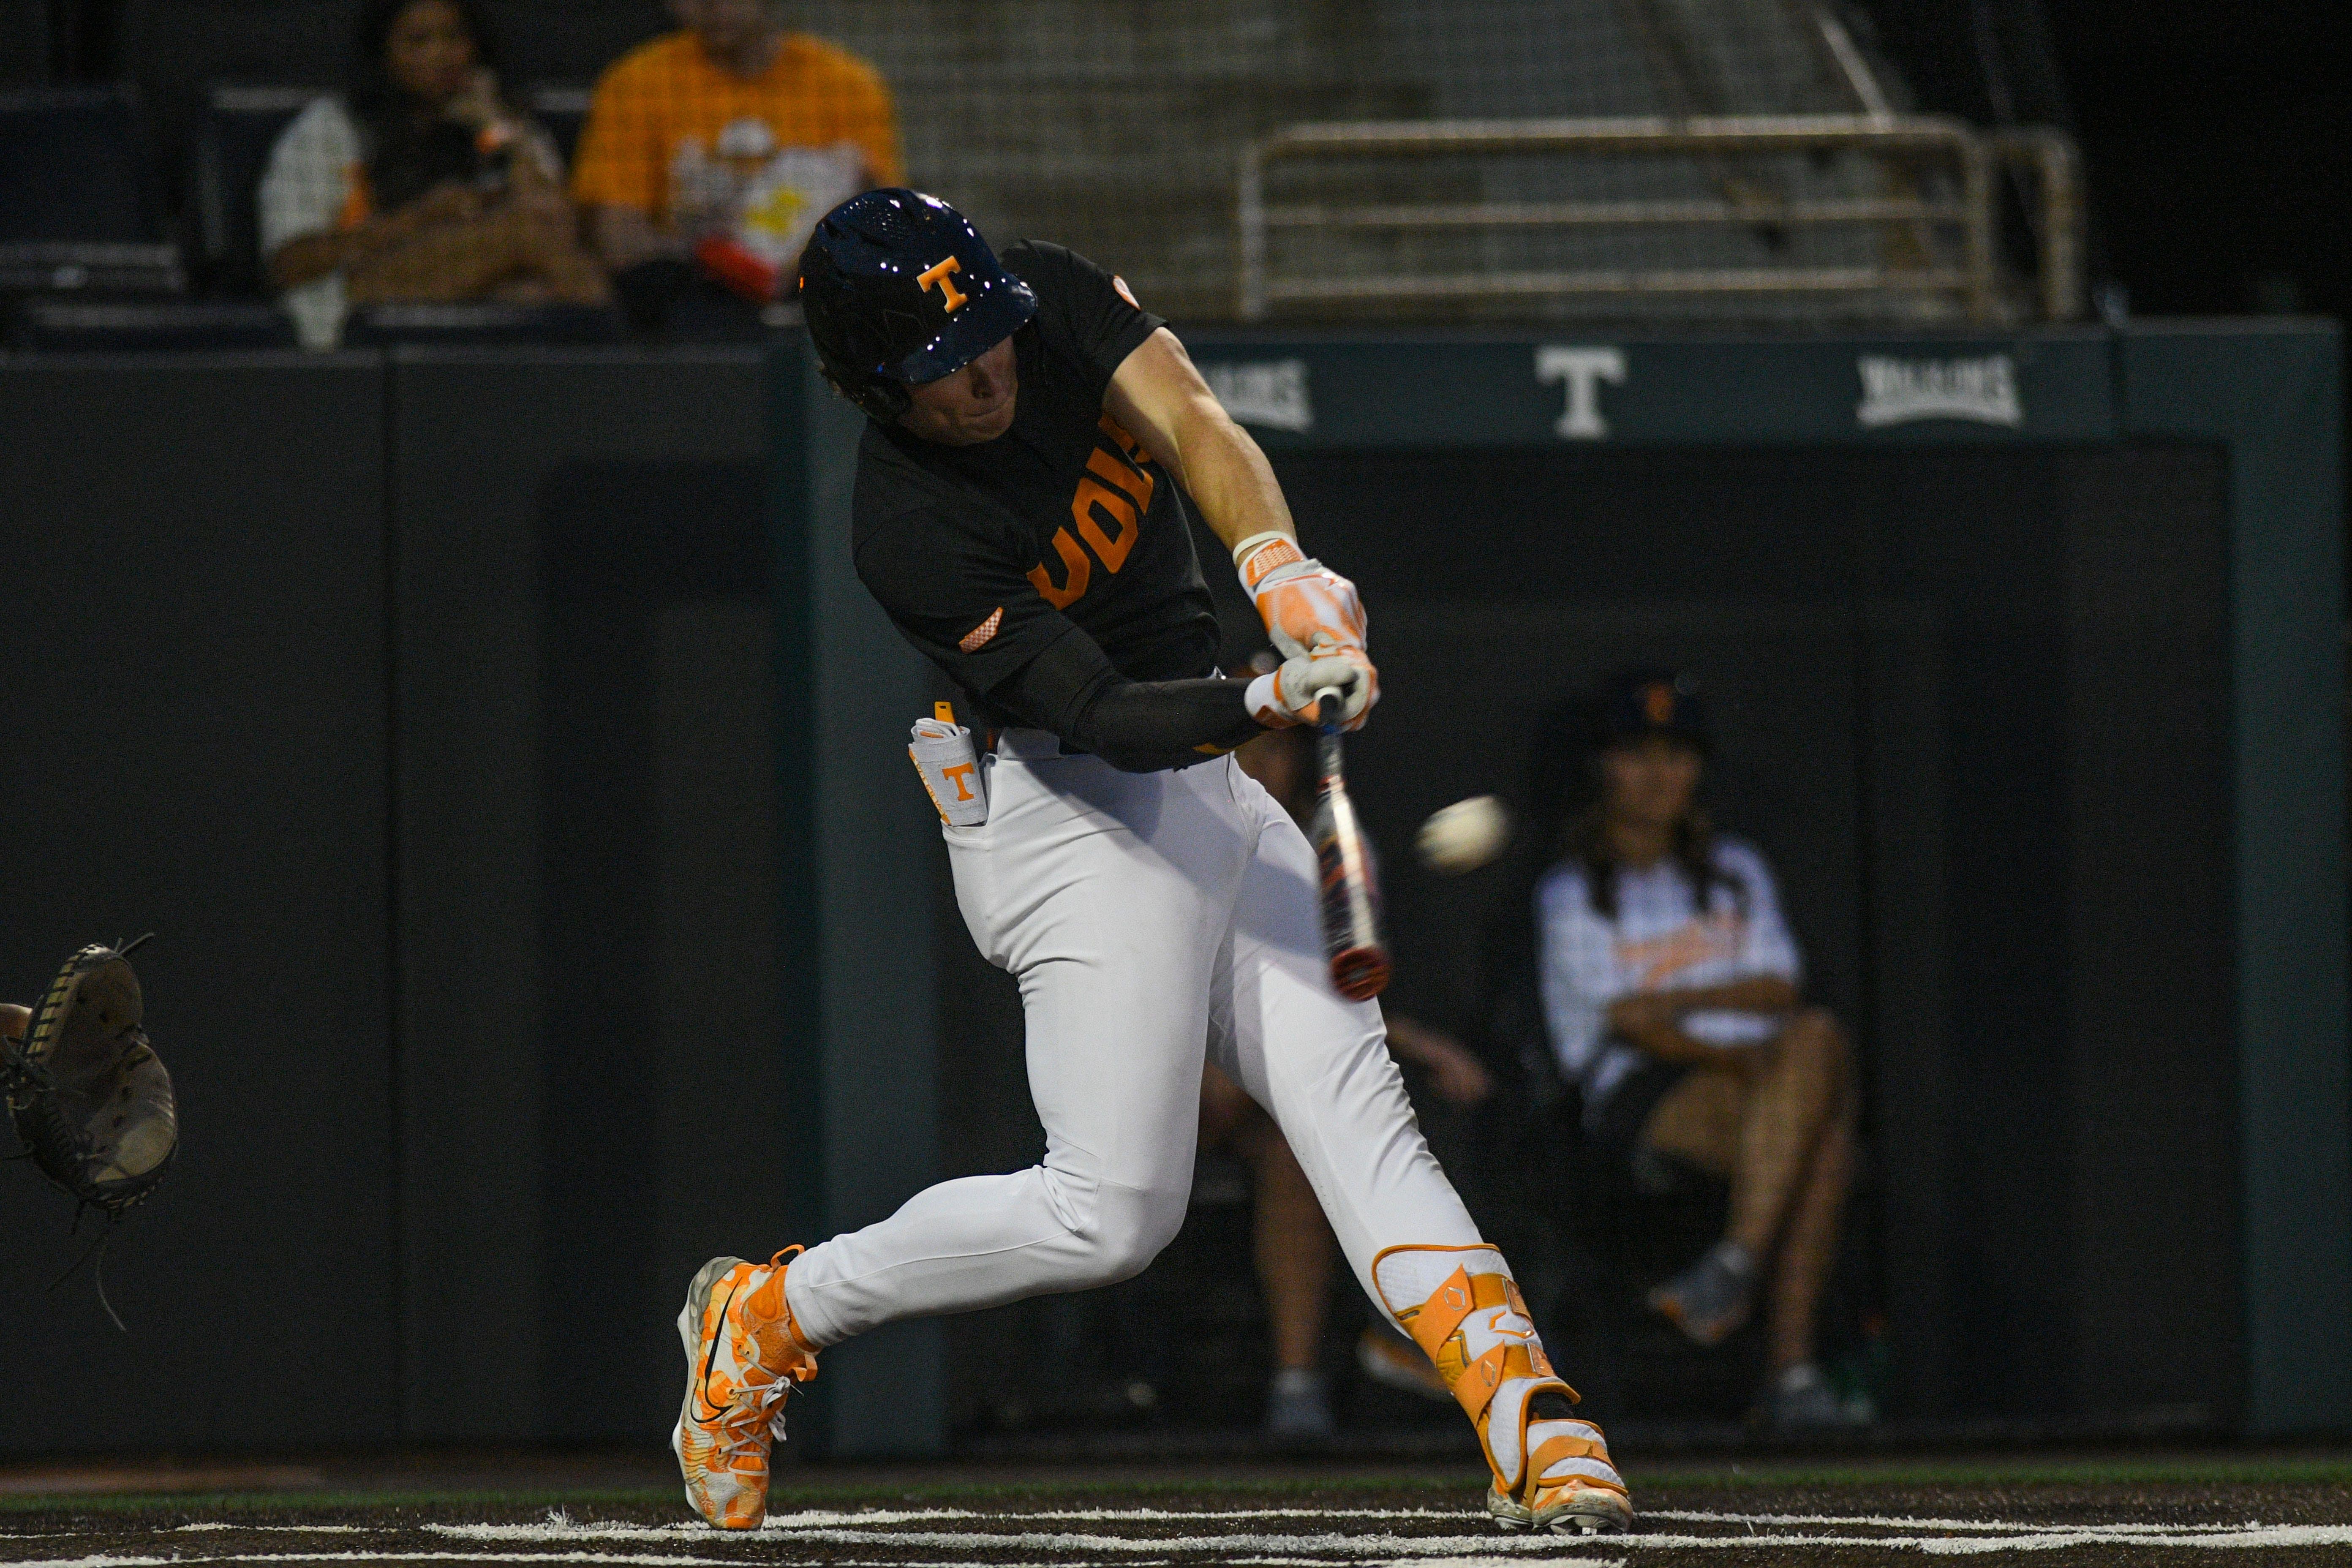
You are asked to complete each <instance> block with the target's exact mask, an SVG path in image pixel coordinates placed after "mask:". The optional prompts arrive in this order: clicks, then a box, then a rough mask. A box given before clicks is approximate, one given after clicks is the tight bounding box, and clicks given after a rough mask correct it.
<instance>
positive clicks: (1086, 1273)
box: [1073, 1183, 1192, 1289]
mask: <svg viewBox="0 0 2352 1568" xmlns="http://www.w3.org/2000/svg"><path fill="white" fill-rule="evenodd" d="M1191 1196H1192V1194H1191V1193H1190V1192H1177V1193H1146V1192H1139V1191H1137V1190H1136V1189H1135V1188H1133V1187H1121V1186H1114V1185H1112V1184H1108V1183H1105V1184H1103V1185H1102V1186H1101V1187H1100V1188H1099V1189H1098V1190H1097V1193H1096V1197H1095V1204H1094V1213H1093V1214H1092V1215H1090V1216H1089V1217H1088V1219H1087V1222H1086V1223H1085V1224H1084V1225H1083V1226H1081V1227H1080V1228H1079V1229H1078V1231H1077V1232H1076V1237H1077V1239H1078V1240H1079V1242H1080V1243H1081V1244H1082V1247H1081V1252H1080V1258H1079V1261H1080V1267H1081V1272H1082V1274H1083V1278H1082V1279H1079V1280H1077V1281H1076V1283H1075V1284H1074V1286H1073V1289H1093V1288H1094V1287H1096V1286H1098V1285H1116V1284H1118V1283H1119V1281H1121V1280H1123V1279H1134V1278H1135V1277H1136V1276H1137V1275H1139V1274H1140V1273H1142V1272H1143V1271H1144V1270H1145V1269H1146V1268H1150V1266H1151V1260H1152V1259H1153V1258H1157V1257H1159V1256H1160V1251H1161V1249H1162V1248H1164V1247H1167V1245H1168V1244H1169V1243H1170V1242H1171V1241H1173V1240H1175V1239H1176V1232H1177V1231H1178V1230H1180V1229H1181V1228H1182V1226H1183V1224H1184V1209H1185V1205H1186V1204H1187V1203H1188V1202H1189V1201H1190V1199H1191Z"/></svg>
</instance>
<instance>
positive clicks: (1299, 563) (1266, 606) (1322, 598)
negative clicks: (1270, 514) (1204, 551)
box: [1234, 532, 1364, 658]
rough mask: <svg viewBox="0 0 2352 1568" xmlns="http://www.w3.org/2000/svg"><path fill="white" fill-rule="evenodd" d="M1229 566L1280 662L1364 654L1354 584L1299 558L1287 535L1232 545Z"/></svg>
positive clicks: (1261, 536) (1264, 536) (1254, 538)
mask: <svg viewBox="0 0 2352 1568" xmlns="http://www.w3.org/2000/svg"><path fill="white" fill-rule="evenodd" d="M1234 566H1235V567H1237V568H1238V569H1239V570H1240V572H1241V574H1242V586H1243V587H1244V589H1246V590H1248V593H1249V596H1250V598H1251V599H1252V600H1253V601H1255V603H1256V605H1257V613H1258V616H1259V618H1260V619H1262V620H1263V621H1265V633H1266V636H1267V637H1271V638H1272V639H1273V640H1274V646H1275V647H1276V649H1278V650H1279V651H1280V652H1281V654H1282V656H1283V657H1284V658H1307V657H1309V656H1311V655H1321V654H1327V653H1331V652H1334V651H1336V650H1338V649H1341V648H1353V649H1355V650H1356V652H1357V653H1359V654H1360V653H1362V652H1363V651H1364V605H1363V602H1362V601H1361V600H1360V599H1359V598H1357V597H1356V585H1355V584H1353V583H1350V582H1349V581H1348V580H1347V579H1346V578H1345V577H1342V576H1340V575H1339V574H1338V573H1337V572H1334V571H1332V570H1331V569H1330V568H1329V567H1328V566H1326V565H1324V564H1323V563H1321V562H1320V561H1317V560H1315V559H1313V558H1312V557H1310V556H1307V555H1305V554H1302V553H1301V552H1299V548H1298V542H1297V540H1295V539H1293V538H1291V537H1290V536H1289V535H1288V534H1286V533H1271V532H1269V533H1254V534H1252V535H1250V536H1249V537H1248V538H1247V539H1244V540H1243V541H1242V542H1240V543H1239V544H1237V545H1235V546H1234Z"/></svg>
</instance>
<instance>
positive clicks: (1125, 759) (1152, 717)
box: [857, 511, 1258, 773]
mask: <svg viewBox="0 0 2352 1568" xmlns="http://www.w3.org/2000/svg"><path fill="white" fill-rule="evenodd" d="M857 574H858V577H859V578H860V579H861V580H862V581H863V582H864V583H865V584H866V588H867V590H868V591H869V592H871V593H872V594H873V595H874V596H875V598H876V599H877V600H878V601H880V603H881V605H882V607H883V608H884V609H885V610H886V611H887V612H888V613H889V616H890V619H891V620H892V621H893V622H894V623H896V624H897V626H898V630H899V632H900V633H901V634H902V635H903V636H904V637H906V638H907V640H908V642H910V643H912V644H914V646H915V647H916V649H917V650H918V651H919V652H920V653H922V654H923V655H924V657H926V658H929V659H930V661H931V662H932V663H934V664H936V665H938V666H939V667H940V668H941V669H943V670H945V671H946V672H947V673H948V675H949V676H950V678H951V679H954V680H955V681H956V683H957V684H959V685H961V686H962V687H963V688H965V689H967V690H970V691H975V692H978V693H980V694H981V695H982V696H983V697H985V698H987V699H988V700H989V701H990V702H991V703H992V704H994V705H995V706H997V707H998V708H1000V709H1002V710H1003V711H1004V712H1006V713H1007V714H1009V715H1012V716H1013V717H1015V718H1017V719H1018V720H1019V721H1021V722H1023V723H1025V724H1032V725H1034V726H1035V727H1036V728H1038V729H1040V730H1049V731H1053V732H1054V733H1055V734H1056V735H1059V736H1061V737H1062V738H1063V739H1064V740H1066V741H1067V742H1070V743H1071V744H1072V745H1074V746H1077V747H1079V748H1080V749H1082V750H1084V751H1087V752H1093V753H1095V754H1096V755H1097V756H1099V757H1101V758H1102V759H1103V760H1104V761H1105V762H1107V763H1110V764H1111V765H1112V766H1113V767H1116V768H1121V769H1124V770H1126V771H1128V772H1129V773H1150V772H1153V771H1155V770H1158V769H1160V768H1173V767H1182V766H1184V765H1185V764H1187V763H1197V762H1200V761H1202V759H1203V758H1204V757H1206V756H1210V755H1213V754H1215V753H1216V752H1223V751H1228V750H1231V749H1232V748H1233V747H1234V746H1237V745H1239V744H1241V742H1244V741H1246V740H1248V739H1249V738H1250V737H1251V736H1252V735H1255V734H1256V733H1257V731H1258V724H1257V721H1255V720H1254V719H1252V718H1251V717H1250V716H1249V709H1248V704H1247V701H1246V700H1245V696H1244V694H1245V692H1246V691H1247V689H1248V686H1247V683H1246V682H1244V681H1239V680H1223V679H1197V680H1129V679H1127V678H1126V677H1125V676H1123V675H1121V674H1119V673H1118V669H1117V668H1115V667H1114V666H1113V665H1112V664H1111V661H1110V656H1109V655H1108V654H1106V653H1105V652H1103V650H1102V646H1101V645H1100V644H1099V643H1097V642H1096V641H1095V639H1094V638H1093V637H1089V636H1088V635H1087V632H1086V630H1085V629H1084V628H1083V627H1081V626H1078V625H1077V624H1076V622H1074V621H1072V620H1070V619H1069V618H1068V617H1067V616H1064V615H1063V614H1062V612H1060V611H1059V610H1056V609H1055V608H1054V607H1053V606H1052V605H1048V604H1046V603H1045V600H1044V599H1043V598H1041V597H1039V596H1038V594H1037V590H1036V588H1035V586H1034V584H1031V583H1030V581H1029V580H1028V578H1027V576H1026V575H1025V574H1022V573H1020V572H1017V571H1015V570H1013V567H1012V566H1011V565H1010V564H1008V563H1006V562H1005V560H1004V557H1003V554H1002V553H1001V552H995V551H992V550H991V549H989V548H988V546H987V544H986V542H984V541H983V540H981V539H979V538H977V537H975V536H974V535H972V534H971V533H968V532H966V531H963V530H961V529H957V528H954V527H952V526H950V523H949V521H948V520H947V519H946V518H945V517H944V516H943V515H941V514H939V513H935V512H923V511H915V512H907V513H903V514H901V515H900V516H899V517H898V518H896V519H894V520H892V521H890V522H889V523H886V524H885V525H883V526H882V527H880V528H878V529H877V530H875V531H874V532H872V533H871V534H869V535H868V536H867V537H866V541H865V542H864V543H863V544H862V545H861V546H860V547H859V549H858V552H857Z"/></svg>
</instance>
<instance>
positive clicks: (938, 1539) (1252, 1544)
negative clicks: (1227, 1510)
mask: <svg viewBox="0 0 2352 1568" xmlns="http://www.w3.org/2000/svg"><path fill="white" fill-rule="evenodd" d="M1726 1522H1730V1521H1726ZM778 1535H783V1536H786V1537H787V1538H788V1539H791V1540H793V1541H801V1542H811V1543H814V1544H823V1545H828V1546H866V1547H898V1548H901V1549H905V1548H931V1549H936V1550H940V1551H947V1552H986V1551H989V1550H991V1549H994V1550H998V1551H1020V1552H1039V1553H1046V1554H1055V1555H1058V1554H1066V1553H1072V1552H1076V1553H1095V1554H1101V1555H1109V1554H1117V1555H1119V1556H1122V1557H1125V1556H1128V1555H1129V1554H1134V1555H1137V1556H1140V1555H1144V1554H1150V1553H1162V1552H1184V1553H1219V1554H1225V1553H1236V1552H1250V1553H1257V1554H1262V1555H1282V1556H1293V1557H1295V1556H1298V1555H1301V1554H1307V1553H1311V1554H1313V1555H1314V1557H1315V1559H1316V1560H1318V1561H1321V1562H1329V1561H1331V1560H1332V1559H1334V1558H1339V1559H1341V1560H1345V1561H1348V1562H1350V1563H1360V1562H1361V1561H1362V1560H1363V1559H1365V1558H1367V1557H1379V1558H1384V1559H1394V1560H1397V1561H1401V1562H1412V1561H1425V1560H1428V1559H1431V1558H1452V1559H1457V1560H1459V1559H1466V1558H1474V1557H1475V1558H1493V1559H1496V1560H1509V1561H1515V1562H1523V1561H1525V1560H1526V1559H1527V1558H1528V1557H1530V1556H1535V1555H1538V1554H1541V1553H1548V1552H1549V1553H1558V1552H1562V1551H1563V1550H1570V1549H1573V1548H1576V1547H1578V1546H1580V1545H1582V1546H1587V1547H1606V1548H1608V1549H1610V1550H1619V1549H1622V1548H1626V1547H1639V1548H1644V1549H1651V1548H1659V1547H1667V1548H1675V1549H1684V1550H1688V1549H1694V1548H1696V1549H1706V1548H1710V1547H1712V1548H1740V1547H1749V1546H1835V1547H1847V1548H1866V1547H1876V1548H1878V1549H1880V1550H1882V1551H1890V1552H1919V1553H1922V1554H1923V1555H1927V1556H1950V1557H1966V1556H1977V1555H1980V1554H1983V1553H1986V1552H2019V1551H2022V1552H2055V1551H2063V1550H2064V1549H2066V1548H2069V1547H2075V1546H2087V1545H2124V1546H2183V1547H2195V1548H2203V1549H2208V1550H2242V1549H2247V1548H2252V1547H2270V1548H2276V1547H2298V1546H2352V1525H2237V1526H2221V1527H2214V1528H2205V1527H2189V1528H2187V1529H2180V1528H2173V1529H2165V1528H2163V1527H2150V1526H2147V1525H2134V1524H2118V1525H2063V1526H2056V1527H2053V1528H2050V1529H2047V1530H2045V1529H2043V1528H2042V1527H2040V1526H2033V1525H2024V1526H2019V1527H2017V1528H2016V1529H2014V1530H2013V1531H2011V1532H2010V1533H2006V1534H1999V1535H1992V1534H1978V1535H1973V1536H1968V1537H1960V1538H1948V1539H1937V1538H1936V1537H1934V1536H1921V1535H1895V1536H1888V1535H1854V1534H1847V1533H1824V1532H1820V1531H1755V1530H1753V1529H1752V1527H1751V1529H1750V1530H1749V1531H1748V1532H1746V1533H1741V1534H1725V1535H1685V1534H1640V1535H1631V1536H1623V1535H1615V1536H1587V1537H1579V1536H1572V1535H1532V1536H1516V1537H1515V1536H1504V1537H1501V1538H1499V1539H1498V1538H1496V1537H1495V1536H1492V1535H1475V1536H1467V1535H1396V1534H1391V1533H1385V1532H1383V1533H1379V1534H1365V1535H1343V1534H1337V1533H1321V1534H1312V1535H1306V1534H1302V1535H1271V1534H1234V1535H1174V1536H1168V1535H1162V1536H1123V1535H1099V1534H1092V1533H1081V1532H1077V1531H944V1530H875V1529H865V1530H844V1529H830V1528H828V1529H808V1530H795V1531H761V1532H760V1533H759V1535H755V1536H753V1537H751V1539H754V1540H757V1539H761V1538H763V1537H764V1538H765V1539H768V1540H773V1539H775V1538H776V1537H777V1536H778Z"/></svg>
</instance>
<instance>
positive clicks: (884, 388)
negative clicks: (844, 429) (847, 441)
mask: <svg viewBox="0 0 2352 1568" xmlns="http://www.w3.org/2000/svg"><path fill="white" fill-rule="evenodd" d="M817 371H818V374H822V375H823V376H824V382H825V384H826V385H827V386H830V387H832V388H833V390H834V391H835V393H836V394H838V395H840V397H841V398H842V400H843V401H845V402H846V403H848V404H849V405H852V406H853V407H855V408H856V410H857V411H858V412H859V413H861V414H865V415H867V416H871V417H873V418H876V419H879V420H880V421H882V423H883V424H885V425H888V424H892V423H895V422H896V421H897V419H898V416H900V415H901V414H904V413H905V412H907V408H908V405H909V404H910V403H911V402H912V401H913V400H912V399H911V398H909V397H908V395H907V389H906V388H905V387H903V386H901V385H899V384H898V383H897V382H895V381H891V380H888V379H887V378H877V379H876V380H873V381H867V382H861V383H858V384H851V383H849V382H846V381H845V380H843V379H842V378H841V377H840V376H839V375H836V374H834V369H833V366H832V365H830V364H828V363H825V362H824V359H823V358H822V357H820V358H819V359H818V360H817Z"/></svg>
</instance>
